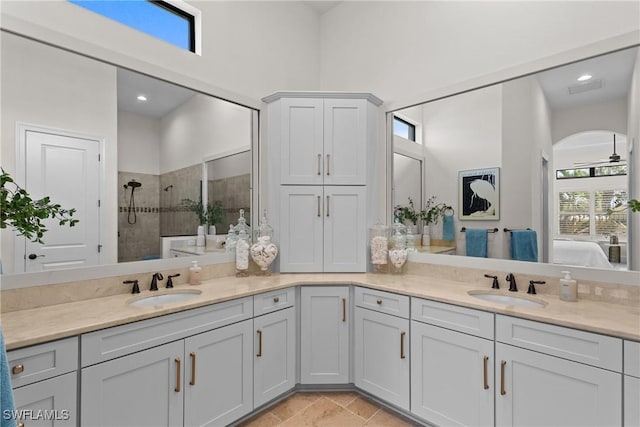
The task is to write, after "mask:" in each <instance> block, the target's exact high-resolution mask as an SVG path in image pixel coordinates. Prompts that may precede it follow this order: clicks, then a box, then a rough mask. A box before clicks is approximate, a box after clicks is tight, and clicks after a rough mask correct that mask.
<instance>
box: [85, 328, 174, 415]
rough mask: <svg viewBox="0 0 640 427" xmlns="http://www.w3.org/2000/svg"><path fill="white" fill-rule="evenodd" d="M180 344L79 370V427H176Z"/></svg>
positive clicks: (172, 343)
mask: <svg viewBox="0 0 640 427" xmlns="http://www.w3.org/2000/svg"><path fill="white" fill-rule="evenodd" d="M183 354H184V341H183V340H180V341H175V342H171V343H168V344H164V345H161V346H159V347H154V348H151V349H149V350H145V351H141V352H139V353H134V354H132V355H129V356H125V357H120V358H118V359H113V360H110V361H108V362H104V363H99V364H97V365H93V366H89V367H86V368H83V369H82V389H81V390H82V395H81V403H82V404H81V422H80V425H82V426H110V427H113V426H139V427H142V426H154V427H160V426H181V425H182V424H183V420H182V414H183V412H182V410H183V383H182V379H183V377H184V358H183Z"/></svg>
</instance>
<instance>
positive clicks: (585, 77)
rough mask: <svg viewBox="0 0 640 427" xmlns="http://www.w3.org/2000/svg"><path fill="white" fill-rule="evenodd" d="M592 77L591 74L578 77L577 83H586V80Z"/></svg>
mask: <svg viewBox="0 0 640 427" xmlns="http://www.w3.org/2000/svg"><path fill="white" fill-rule="evenodd" d="M592 77H593V76H592V75H591V74H583V75H581V76H580V77H578V81H579V82H586V81H587V80H589V79H590V78H592Z"/></svg>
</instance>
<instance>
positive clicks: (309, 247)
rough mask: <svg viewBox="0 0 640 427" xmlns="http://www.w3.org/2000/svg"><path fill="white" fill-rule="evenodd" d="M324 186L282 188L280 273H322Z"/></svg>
mask: <svg viewBox="0 0 640 427" xmlns="http://www.w3.org/2000/svg"><path fill="white" fill-rule="evenodd" d="M322 196H323V191H322V187H312V186H307V187H304V186H282V187H280V203H281V206H280V212H281V214H280V271H281V272H283V273H303V272H318V271H322V248H323V237H322V236H323V232H322V228H323V215H324V201H323V197H322Z"/></svg>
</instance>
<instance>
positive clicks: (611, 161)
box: [573, 133, 626, 167]
mask: <svg viewBox="0 0 640 427" xmlns="http://www.w3.org/2000/svg"><path fill="white" fill-rule="evenodd" d="M625 161H626V159H623V158H622V157H620V154H618V153H616V134H615V133H614V134H613V153H611V155H610V156H609V158H608V159H600V160H594V161H591V162H574V164H573V165H574V166H576V167H590V166H615V165H623V164H624V162H625Z"/></svg>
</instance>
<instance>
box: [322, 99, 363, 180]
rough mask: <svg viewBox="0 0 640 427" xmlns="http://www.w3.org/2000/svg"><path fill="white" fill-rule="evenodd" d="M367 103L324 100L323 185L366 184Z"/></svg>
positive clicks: (360, 100) (350, 100) (354, 100)
mask: <svg viewBox="0 0 640 427" xmlns="http://www.w3.org/2000/svg"><path fill="white" fill-rule="evenodd" d="M366 153H367V101H366V100H364V99H325V100H324V183H325V184H329V185H365V184H366V183H367V171H366V169H367V155H366Z"/></svg>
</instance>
